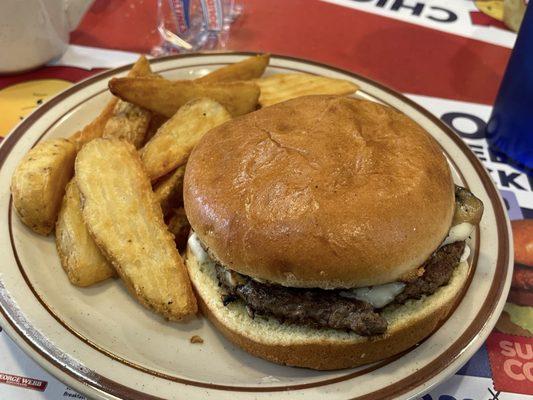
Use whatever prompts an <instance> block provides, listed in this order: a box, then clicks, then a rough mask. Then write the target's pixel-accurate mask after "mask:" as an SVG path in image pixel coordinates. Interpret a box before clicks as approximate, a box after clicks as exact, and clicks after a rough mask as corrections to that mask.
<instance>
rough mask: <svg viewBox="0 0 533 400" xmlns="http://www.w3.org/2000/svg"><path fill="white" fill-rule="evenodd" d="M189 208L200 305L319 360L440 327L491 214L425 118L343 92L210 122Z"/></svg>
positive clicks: (260, 337) (353, 359) (263, 349)
mask: <svg viewBox="0 0 533 400" xmlns="http://www.w3.org/2000/svg"><path fill="white" fill-rule="evenodd" d="M184 206H185V211H186V213H187V217H188V219H189V221H190V224H191V227H192V234H191V236H190V237H189V240H188V246H187V251H186V265H187V268H188V271H189V275H190V278H191V281H192V283H193V286H194V288H195V290H196V293H197V297H198V300H199V305H200V307H201V310H202V312H203V313H204V314H205V315H206V316H207V317H208V318H209V319H210V320H211V321H212V323H213V324H214V325H215V326H216V327H217V328H218V329H219V330H220V331H221V332H222V333H223V334H224V335H225V336H226V337H227V338H228V339H229V340H230V341H232V342H233V343H235V344H237V345H239V346H240V347H242V348H243V349H245V350H246V351H248V352H250V353H251V354H254V355H256V356H259V357H262V358H265V359H267V360H270V361H273V362H276V363H279V364H284V365H291V366H298V367H307V368H313V369H319V370H330V369H340V368H348V367H354V366H358V365H361V364H365V363H370V362H374V361H377V360H381V359H384V358H387V357H389V356H392V355H394V354H398V353H400V352H402V351H404V350H406V349H408V348H410V347H412V346H413V345H415V344H416V343H418V342H419V341H421V340H422V339H423V338H425V337H426V336H428V335H429V334H430V333H431V332H432V331H433V330H434V329H435V328H436V327H437V325H438V324H439V322H440V321H442V320H443V319H444V318H445V317H446V316H447V315H448V313H449V312H450V310H451V308H452V306H453V304H454V302H455V301H456V299H457V298H458V296H459V295H460V293H461V292H462V289H463V286H464V284H465V281H466V278H467V271H468V265H467V263H466V262H465V260H466V259H467V257H468V252H469V250H468V246H467V245H466V243H465V240H466V239H467V238H468V237H469V235H470V233H471V231H472V229H473V226H474V225H475V224H477V223H478V222H479V220H480V218H481V214H482V212H483V206H482V203H481V202H480V201H479V199H477V198H476V197H475V196H474V195H472V193H470V192H469V191H468V190H467V189H464V188H459V187H455V186H454V183H453V180H452V176H451V172H450V169H449V166H448V164H447V161H446V158H445V157H444V155H443V154H442V151H441V149H440V148H439V145H438V144H437V143H436V141H435V140H434V139H433V138H432V137H431V136H430V135H429V134H428V133H427V132H425V131H424V130H423V129H422V128H421V127H420V126H419V125H417V124H416V123H415V122H414V121H412V120H411V119H409V118H408V117H407V116H405V115H404V114H402V113H399V112H397V111H395V110H393V109H391V108H389V107H386V106H383V105H380V104H377V103H374V102H370V101H365V100H358V99H354V98H347V97H338V96H306V97H300V98H297V99H293V100H289V101H286V102H284V103H280V104H276V105H273V106H270V107H267V108H263V109H261V110H259V111H256V112H253V113H251V114H248V115H246V116H243V117H239V118H236V119H234V120H232V121H229V122H227V123H225V124H223V125H221V126H219V127H217V128H215V129H213V130H211V131H209V132H208V133H207V134H206V135H205V136H204V137H203V138H202V139H201V141H200V142H199V143H198V145H197V146H196V147H195V149H194V151H193V152H192V154H191V156H190V158H189V161H188V163H187V169H186V173H185V178H184Z"/></svg>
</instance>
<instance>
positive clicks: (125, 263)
mask: <svg viewBox="0 0 533 400" xmlns="http://www.w3.org/2000/svg"><path fill="white" fill-rule="evenodd" d="M75 169H76V183H77V184H78V188H79V190H80V193H81V203H82V214H83V219H84V221H85V223H86V225H87V228H88V230H89V233H90V234H91V236H92V237H93V239H94V241H95V242H96V244H97V245H98V247H99V248H100V250H101V251H102V253H103V254H104V255H105V256H106V258H107V259H108V260H109V261H111V263H112V264H113V266H114V267H115V270H116V271H117V273H118V274H119V276H120V277H121V278H122V280H123V281H124V283H125V284H126V286H127V288H128V289H129V290H130V292H131V293H132V294H133V295H134V296H135V297H136V298H137V300H138V301H139V302H140V303H141V304H143V305H144V306H146V307H147V308H149V309H152V310H154V311H155V312H156V313H158V314H160V315H162V316H164V317H165V318H167V319H169V320H180V319H182V318H184V317H186V316H188V315H191V314H194V313H196V311H197V305H196V299H195V297H194V294H193V291H192V287H191V282H190V280H189V277H188V275H187V270H186V269H185V265H184V263H183V260H182V259H181V257H180V255H179V253H178V251H177V250H176V246H175V244H174V239H173V237H172V234H171V233H170V232H169V231H168V229H167V226H166V225H165V222H164V221H163V214H162V212H161V207H160V206H159V204H158V203H157V201H156V199H155V196H154V193H153V192H152V187H151V185H150V180H149V178H148V176H147V175H146V172H145V170H144V167H143V165H142V162H141V159H140V158H139V155H138V153H137V151H136V150H135V148H134V147H133V146H132V145H131V144H129V143H127V142H124V141H121V140H117V139H95V140H93V141H91V142H90V143H87V144H86V145H85V146H84V147H83V148H82V149H81V150H80V152H79V153H78V156H77V157H76V163H75Z"/></svg>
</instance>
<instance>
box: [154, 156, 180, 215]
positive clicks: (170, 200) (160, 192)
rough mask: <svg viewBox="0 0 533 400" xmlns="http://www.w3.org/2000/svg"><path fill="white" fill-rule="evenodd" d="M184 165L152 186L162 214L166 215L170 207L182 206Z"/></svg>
mask: <svg viewBox="0 0 533 400" xmlns="http://www.w3.org/2000/svg"><path fill="white" fill-rule="evenodd" d="M184 176H185V165H182V166H181V167H179V168H176V170H175V171H174V172H171V173H170V174H169V175H168V176H165V177H163V178H162V179H161V181H160V182H158V183H157V184H156V185H155V186H154V195H155V198H156V200H157V202H158V203H159V204H160V205H161V209H162V210H163V214H164V215H166V214H168V212H169V211H170V210H171V207H177V206H181V205H183V177H184Z"/></svg>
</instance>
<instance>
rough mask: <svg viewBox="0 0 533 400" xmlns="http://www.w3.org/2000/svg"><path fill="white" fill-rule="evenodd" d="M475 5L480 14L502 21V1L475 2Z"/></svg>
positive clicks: (477, 0) (479, 0) (486, 0)
mask: <svg viewBox="0 0 533 400" xmlns="http://www.w3.org/2000/svg"><path fill="white" fill-rule="evenodd" d="M475 4H476V7H477V8H478V9H479V11H481V12H482V13H484V14H487V15H488V16H490V17H492V18H495V19H497V20H499V21H503V0H476V1H475Z"/></svg>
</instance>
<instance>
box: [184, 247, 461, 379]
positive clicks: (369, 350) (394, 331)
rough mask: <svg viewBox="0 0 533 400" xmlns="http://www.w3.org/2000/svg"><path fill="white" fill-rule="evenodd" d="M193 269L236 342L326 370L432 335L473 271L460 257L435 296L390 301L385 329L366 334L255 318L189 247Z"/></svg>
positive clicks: (203, 295) (208, 306)
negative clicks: (227, 297)
mask: <svg viewBox="0 0 533 400" xmlns="http://www.w3.org/2000/svg"><path fill="white" fill-rule="evenodd" d="M185 264H186V265H187V270H188V272H189V276H190V278H191V282H192V284H193V287H194V290H195V292H196V295H197V299H198V305H199V307H200V309H201V310H202V313H203V314H204V315H205V316H206V317H207V318H208V319H209V320H210V321H211V322H212V323H213V324H214V325H215V326H216V327H217V328H218V329H219V330H220V331H221V332H222V334H223V335H224V336H225V337H226V338H228V339H229V340H230V341H231V342H233V343H235V344H236V345H238V346H240V347H242V348H243V349H244V350H246V351H248V352H249V353H251V354H253V355H255V356H257V357H261V358H265V359H267V360H269V361H273V362H276V363H278V364H284V365H291V366H296V367H306V368H313V369H320V370H329V369H340V368H351V367H356V366H359V365H362V364H368V363H371V362H374V361H379V360H382V359H385V358H388V357H390V356H393V355H396V354H399V353H401V352H402V351H404V350H407V349H409V348H411V347H412V346H414V345H415V344H417V343H419V342H420V341H421V340H423V339H424V338H425V337H427V336H429V335H430V334H431V333H432V332H433V331H434V330H435V329H436V328H437V327H438V326H439V323H441V321H442V320H443V319H445V318H446V317H447V315H448V314H449V313H450V311H451V309H452V308H453V305H454V303H455V301H457V299H460V298H461V293H462V291H463V288H464V284H465V282H466V280H467V276H468V264H467V263H466V262H462V263H460V264H459V265H458V266H457V267H456V268H455V269H454V272H453V275H452V277H451V279H450V282H449V283H448V284H447V285H446V286H442V287H440V288H439V289H438V290H437V291H436V292H435V293H433V294H432V295H431V296H424V297H423V298H422V299H420V300H409V301H407V302H406V303H405V304H404V305H402V306H389V307H387V308H385V309H384V310H383V311H382V313H381V315H382V316H383V317H384V318H385V319H386V320H387V322H388V325H389V326H388V328H387V331H386V332H385V334H383V335H379V336H374V337H370V338H369V337H363V336H359V335H357V334H355V333H354V332H346V331H342V330H335V329H316V328H310V327H307V326H304V325H295V324H290V323H284V324H280V323H279V322H277V321H276V320H275V319H273V318H264V317H261V316H259V315H256V317H255V318H254V319H252V318H250V316H249V315H248V313H247V312H246V308H245V306H244V303H243V302H241V301H235V302H233V303H230V304H228V305H227V306H224V305H223V304H222V301H221V297H222V295H223V290H222V288H221V287H220V286H219V285H218V280H217V278H216V273H215V268H214V266H213V264H212V263H202V264H200V263H199V262H198V259H197V258H196V256H195V255H194V253H193V252H192V251H191V249H190V248H187V256H186V260H185Z"/></svg>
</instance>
